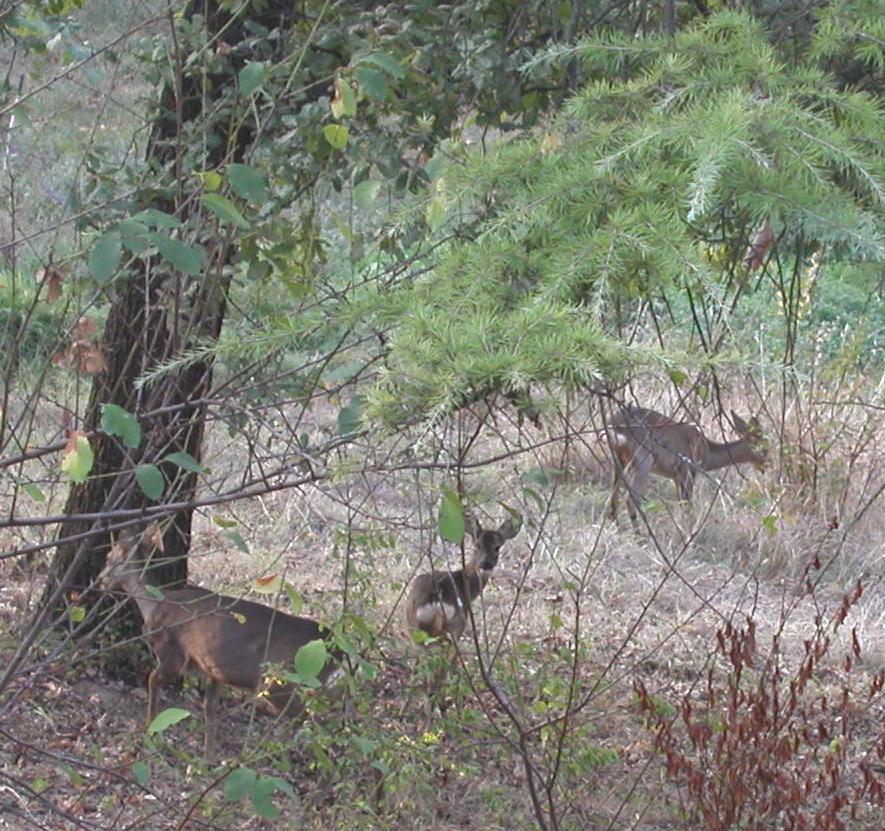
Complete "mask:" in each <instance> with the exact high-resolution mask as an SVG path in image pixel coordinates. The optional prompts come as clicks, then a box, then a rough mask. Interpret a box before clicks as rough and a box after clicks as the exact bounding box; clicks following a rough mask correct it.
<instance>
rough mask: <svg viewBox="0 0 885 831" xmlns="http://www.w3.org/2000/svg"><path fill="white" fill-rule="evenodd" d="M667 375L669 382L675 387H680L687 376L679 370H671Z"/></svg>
mask: <svg viewBox="0 0 885 831" xmlns="http://www.w3.org/2000/svg"><path fill="white" fill-rule="evenodd" d="M669 375H670V380H671V381H672V382H673V383H674V384H676V386H677V387H679V386H682V384H684V383H685V382H686V381H687V380H688V375H687V374H686V373H685V372H683V371H682V370H681V369H671V370H670V372H669Z"/></svg>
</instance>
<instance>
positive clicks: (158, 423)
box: [44, 0, 294, 602]
mask: <svg viewBox="0 0 885 831" xmlns="http://www.w3.org/2000/svg"><path fill="white" fill-rule="evenodd" d="M293 5H294V4H292V3H291V0H289V2H285V1H284V0H279V2H271V3H267V4H263V6H262V8H263V12H262V14H261V19H260V20H256V15H254V14H253V15H252V16H251V17H248V18H247V17H245V16H241V17H240V18H239V19H237V20H235V21H233V22H231V19H230V16H229V14H228V13H227V12H226V11H225V10H224V9H223V8H221V6H220V4H219V3H218V2H214V1H213V2H192V3H191V4H190V5H189V6H188V8H187V9H186V10H185V13H184V17H185V19H190V18H191V17H192V16H193V15H194V14H202V15H204V16H205V19H206V28H207V31H208V33H209V35H208V37H209V38H210V39H212V37H213V36H214V35H215V33H218V32H223V35H224V42H225V48H228V47H230V48H231V49H235V47H236V45H237V43H238V42H239V41H240V40H243V39H245V38H246V37H247V36H254V31H253V32H248V31H247V24H251V23H260V24H261V25H264V26H267V27H268V28H277V27H278V28H279V30H280V31H282V32H285V31H287V30H288V29H289V28H290V27H291V25H292V18H293V14H294V12H293ZM278 42H279V43H280V44H281V48H282V45H283V44H285V43H286V38H285V37H281V38H280V39H279V41H278ZM244 51H245V50H244ZM173 57H174V56H173ZM186 57H187V56H186V55H178V64H179V65H178V66H177V68H176V69H174V70H173V75H172V77H171V78H170V79H169V80H168V81H167V83H166V85H165V87H164V89H163V92H162V95H161V97H160V103H159V109H158V112H157V114H156V117H155V119H154V127H153V130H152V134H151V139H150V142H149V145H148V149H147V161H148V163H149V168H150V169H151V170H154V171H165V172H166V174H167V176H171V177H172V179H171V180H170V179H167V180H166V182H164V184H165V185H166V190H165V192H166V193H169V194H175V196H174V197H169V198H160V199H154V200H153V201H151V202H150V203H147V204H141V205H139V206H138V208H148V207H153V208H156V209H159V210H161V211H163V212H165V213H169V214H174V215H175V216H176V217H177V218H178V219H180V220H182V221H183V222H186V221H187V218H188V210H189V209H188V206H189V205H190V204H192V203H193V200H192V193H190V192H188V191H186V190H185V184H187V178H186V177H189V176H190V174H191V172H192V168H193V165H194V161H195V160H194V157H193V152H192V151H191V152H190V153H189V148H188V147H186V146H184V140H183V139H182V136H185V135H189V134H190V131H189V129H188V128H189V127H191V126H195V125H197V124H198V123H200V129H202V130H204V131H206V132H207V133H211V134H212V138H213V139H217V140H213V141H210V142H206V148H207V149H206V152H205V153H204V154H203V155H202V156H201V157H200V158H199V159H198V160H196V161H197V162H198V163H199V164H200V168H198V169H204V170H210V169H213V168H214V167H216V166H218V165H220V164H223V163H230V162H240V161H243V158H244V154H245V153H246V152H247V150H248V148H249V147H250V145H251V142H252V138H253V135H252V132H251V131H250V130H249V129H248V128H240V129H239V130H237V127H236V123H235V121H234V120H233V119H230V118H229V117H227V118H225V119H222V120H220V121H219V123H216V124H211V125H210V124H209V123H208V119H209V118H210V114H211V113H212V112H213V108H214V106H215V103H216V102H215V101H214V100H213V99H209V98H207V97H206V95H205V92H204V88H203V82H204V80H205V79H204V78H203V77H202V76H201V75H200V74H199V73H198V72H193V73H190V74H189V73H187V72H185V70H184V68H183V67H182V66H181V64H183V62H184V60H185V58H186ZM246 60H247V57H246V56H245V55H244V56H243V57H241V58H240V60H239V61H238V62H237V63H233V64H229V66H230V67H231V70H230V72H229V73H226V74H225V75H222V76H215V77H212V78H211V79H210V80H211V84H210V85H209V87H210V88H211V89H213V90H216V91H218V93H219V94H223V93H224V92H225V91H227V92H228V93H229V92H230V90H231V89H234V88H235V83H236V80H235V76H236V72H237V71H238V70H239V69H240V68H242V65H243V64H244V63H245V61H246ZM173 63H174V62H173ZM179 87H180V88H181V95H180V96H178V95H177V91H178V88H179ZM201 122H207V123H201ZM186 154H189V157H188V160H187V161H186V160H185V155H186ZM187 165H190V167H187ZM154 192H160V193H162V192H163V191H162V190H160V189H159V188H157V189H155V191H154ZM205 242H206V241H205V240H204V243H205ZM207 248H208V249H209V257H208V262H207V263H206V267H205V270H204V272H203V273H202V274H200V275H198V276H196V277H188V276H186V275H183V274H180V273H177V272H176V271H175V270H174V269H172V268H171V267H170V266H169V265H168V264H167V263H165V262H163V261H160V260H159V259H158V258H153V259H147V258H145V259H143V260H141V261H140V263H139V266H138V268H137V270H136V272H135V273H133V274H132V275H131V276H130V277H129V278H128V279H127V280H125V282H122V281H121V286H120V290H119V294H118V295H117V297H116V298H115V300H114V302H113V304H112V306H111V308H110V311H109V313H108V318H107V324H106V327H105V331H104V335H103V339H102V343H101V351H102V354H103V357H104V361H105V367H106V368H105V369H103V370H102V371H101V372H99V373H97V374H96V376H95V378H94V381H93V385H92V390H91V394H90V398H89V403H88V407H87V410H86V414H85V416H84V418H83V425H82V428H81V429H83V430H86V431H95V432H94V433H93V434H92V438H91V445H92V448H93V451H94V454H95V461H94V464H93V468H92V472H91V475H90V477H89V479H88V480H87V481H86V482H84V483H83V484H81V485H74V486H73V487H72V488H71V492H70V494H69V496H68V500H67V504H66V506H65V512H66V513H67V514H69V515H72V516H73V515H82V514H89V515H90V517H89V518H77V519H71V520H69V521H68V522H66V523H65V524H64V525H63V526H62V527H61V528H60V531H59V535H58V538H57V540H58V545H57V548H56V554H55V559H54V562H53V568H52V570H51V576H50V580H49V582H48V584H47V587H46V590H45V594H44V602H49V601H50V600H51V598H52V597H53V594H55V595H57V594H58V592H59V589H61V590H63V591H65V592H76V593H77V594H78V595H79V594H80V593H82V592H83V591H85V590H86V589H88V587H89V586H90V585H91V584H92V582H93V581H94V579H95V578H96V576H97V575H98V573H99V572H100V570H101V568H102V567H103V565H104V560H105V556H106V554H107V551H108V549H109V547H110V545H111V542H112V535H111V531H112V530H113V528H114V526H115V525H116V526H119V525H120V524H121V523H125V522H127V521H128V522H130V523H131V522H132V516H131V515H129V516H127V517H119V516H118V517H117V518H116V519H115V517H114V513H115V512H118V511H121V510H132V509H141V508H144V507H146V506H147V505H149V504H156V503H153V502H152V500H150V499H148V497H146V496H145V495H144V493H142V491H141V489H140V488H139V487H138V484H137V482H136V480H135V476H134V472H135V468H136V466H137V465H138V464H141V463H151V464H156V465H158V466H159V467H160V469H161V470H162V471H163V473H164V476H165V479H166V483H167V485H166V489H165V491H164V494H163V497H162V501H163V502H166V503H172V502H176V503H181V502H190V501H191V500H192V499H193V497H194V494H195V488H196V474H194V473H191V472H186V471H184V470H182V469H181V468H180V467H178V466H177V465H173V464H171V463H168V462H166V463H164V462H163V461H162V460H163V459H164V458H165V457H166V456H168V454H169V453H173V452H177V451H184V452H186V453H188V454H190V455H191V456H193V457H194V458H195V459H199V458H200V453H201V444H202V439H203V432H204V425H205V416H206V405H205V403H204V398H205V394H206V393H207V392H208V390H209V389H210V388H211V384H212V361H211V359H210V360H205V361H198V362H196V363H193V364H189V365H188V366H187V367H186V368H184V369H182V370H180V371H176V372H171V373H168V374H165V375H163V376H162V377H161V378H160V379H159V380H158V381H156V382H155V383H152V384H150V385H147V386H146V387H144V388H142V389H136V387H135V383H136V380H137V379H138V378H139V377H140V376H142V375H143V374H144V373H145V372H147V371H150V370H151V369H153V368H155V367H157V366H158V365H161V364H162V363H163V362H164V361H168V360H169V359H171V358H173V357H174V356H175V355H177V354H180V353H181V352H182V351H183V350H184V349H187V348H188V347H189V346H193V345H194V344H196V343H197V342H199V343H201V344H205V343H206V342H212V341H214V340H215V339H217V337H218V336H219V334H220V332H221V328H222V325H223V321H224V315H225V311H226V305H227V290H228V284H229V277H228V276H226V275H225V272H224V269H223V266H224V265H225V263H226V261H227V254H228V247H227V244H226V242H225V241H224V240H223V239H217V240H212V241H209V243H208V245H207ZM105 404H116V405H118V406H120V407H122V408H123V409H125V410H127V411H128V412H130V413H132V414H134V415H135V416H136V417H137V418H138V420H139V422H140V424H141V427H142V431H143V439H142V443H141V445H140V447H138V448H137V449H135V450H132V449H128V448H125V447H124V446H123V445H122V443H121V442H120V440H119V438H117V437H113V436H108V435H105V434H103V433H100V432H98V429H99V428H100V424H101V417H102V408H103V405H105ZM96 515H98V516H96ZM136 518H137V516H136ZM191 519H192V509H190V508H185V509H179V510H176V511H175V512H174V513H171V515H170V516H169V521H168V522H165V521H164V522H163V523H162V524H161V528H162V533H163V550H164V557H163V561H164V564H163V565H162V566H160V567H157V568H156V574H155V579H156V582H158V583H159V584H161V585H170V584H171V585H175V584H180V583H183V582H184V580H185V579H186V577H187V560H186V555H187V551H188V549H189V546H190V535H191Z"/></svg>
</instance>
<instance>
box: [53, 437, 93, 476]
mask: <svg viewBox="0 0 885 831" xmlns="http://www.w3.org/2000/svg"><path fill="white" fill-rule="evenodd" d="M71 438H72V439H73V443H71V442H70V441H69V442H68V447H67V448H65V449H66V450H67V452H66V454H65V456H64V458H63V459H62V462H61V469H62V471H64V472H65V473H67V474H68V476H70V477H71V481H72V482H76V483H77V484H80V483H81V482H85V481H86V477H87V476H88V475H89V471H91V470H92V465H93V463H94V462H95V454H94V453H93V452H92V448H91V447H90V446H89V439H87V438H86V436H84V435H83V434H82V433H76V434H75V435H73V436H72V437H71Z"/></svg>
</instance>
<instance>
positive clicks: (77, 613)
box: [68, 606, 86, 623]
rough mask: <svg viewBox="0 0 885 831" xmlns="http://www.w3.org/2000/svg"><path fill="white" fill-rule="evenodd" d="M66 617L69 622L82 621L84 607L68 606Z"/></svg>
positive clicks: (84, 612) (84, 617)
mask: <svg viewBox="0 0 885 831" xmlns="http://www.w3.org/2000/svg"><path fill="white" fill-rule="evenodd" d="M68 618H69V619H70V621H71V623H82V622H83V621H84V620H85V619H86V609H84V608H83V607H82V606H70V607H69V608H68Z"/></svg>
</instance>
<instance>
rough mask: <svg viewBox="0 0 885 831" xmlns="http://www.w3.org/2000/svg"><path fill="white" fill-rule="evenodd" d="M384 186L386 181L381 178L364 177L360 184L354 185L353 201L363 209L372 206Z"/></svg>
mask: <svg viewBox="0 0 885 831" xmlns="http://www.w3.org/2000/svg"><path fill="white" fill-rule="evenodd" d="M382 187H384V182H382V181H381V180H380V179H364V180H363V181H362V182H360V183H359V184H358V185H354V187H353V202H354V204H355V205H356V206H357V207H358V208H361V209H362V210H364V211H365V210H367V209H368V208H370V207H372V203H373V202H374V201H375V199H376V198H377V197H378V194H379V193H380V192H381V188H382Z"/></svg>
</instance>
